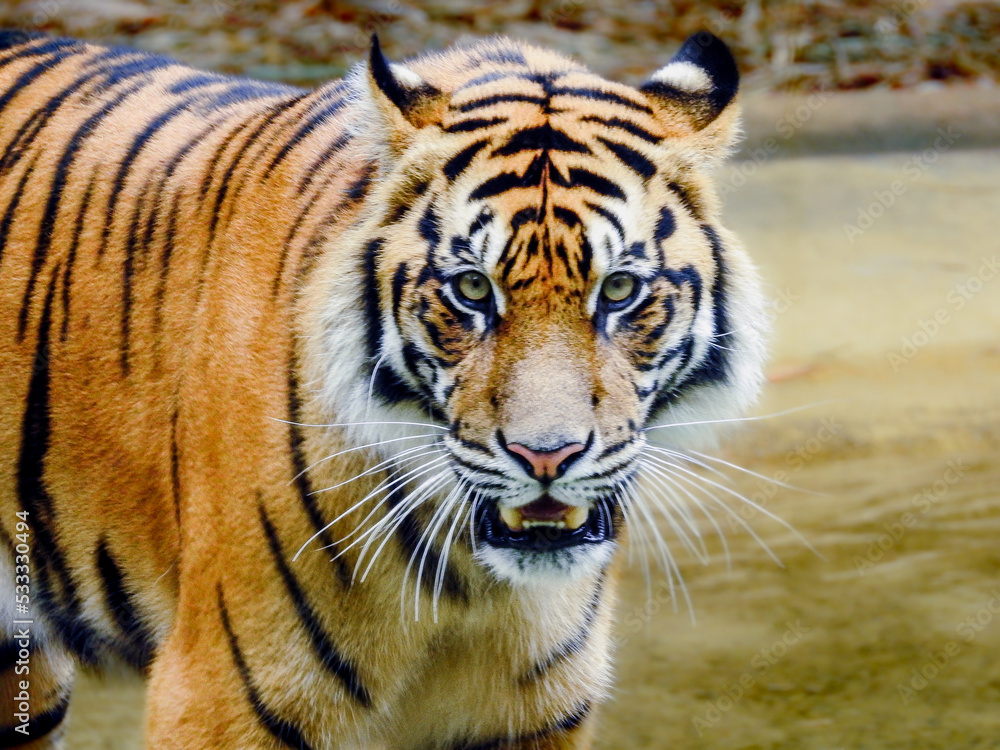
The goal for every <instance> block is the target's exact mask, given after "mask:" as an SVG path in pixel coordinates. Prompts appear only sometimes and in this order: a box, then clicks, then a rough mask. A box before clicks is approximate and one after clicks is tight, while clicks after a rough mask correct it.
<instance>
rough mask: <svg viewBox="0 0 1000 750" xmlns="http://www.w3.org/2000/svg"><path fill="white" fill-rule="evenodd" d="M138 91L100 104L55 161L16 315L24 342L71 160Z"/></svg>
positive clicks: (126, 93)
mask: <svg viewBox="0 0 1000 750" xmlns="http://www.w3.org/2000/svg"><path fill="white" fill-rule="evenodd" d="M136 91H138V87H132V88H129V89H126V90H125V91H122V92H120V93H119V94H118V95H117V96H116V97H115V98H114V99H112V100H111V101H110V102H108V103H107V104H105V105H104V106H103V107H101V108H100V109H99V110H98V111H97V112H95V113H94V114H92V115H91V116H90V117H88V118H87V119H86V120H85V121H84V123H83V124H82V125H81V126H80V127H79V128H78V129H77V130H76V131H75V132H74V133H73V135H72V136H71V137H70V139H69V143H68V144H67V146H66V148H65V149H64V150H63V153H62V156H61V157H60V158H59V162H58V164H56V168H55V174H54V175H53V177H52V187H51V188H50V189H49V191H48V199H47V200H46V202H45V211H44V212H43V214H42V222H41V227H40V228H39V233H38V242H37V243H36V244H35V251H34V254H33V256H32V260H31V273H30V275H29V276H28V283H27V285H26V287H25V290H24V298H23V299H22V301H21V312H20V314H19V317H18V328H17V340H18V342H22V341H24V334H25V331H26V329H27V326H28V310H29V308H30V306H31V297H32V295H33V293H34V291H35V284H36V283H37V281H38V274H39V272H40V271H41V270H42V266H43V265H44V263H45V257H46V255H47V254H48V251H49V247H50V246H51V244H52V237H53V236H54V228H55V223H56V218H57V216H58V213H59V203H60V201H61V200H62V194H63V190H65V188H66V185H67V177H68V175H69V170H70V168H71V167H72V166H73V160H74V159H75V158H76V154H77V152H78V151H79V150H80V147H81V146H82V145H83V143H84V142H85V141H86V140H87V138H89V137H90V135H91V134H92V133H93V132H94V129H95V128H96V127H97V126H98V125H99V124H100V122H101V120H103V119H104V118H105V117H107V116H108V115H109V114H111V112H112V111H114V110H115V109H116V108H117V107H118V106H119V105H120V104H121V103H122V102H123V101H125V100H126V99H127V98H128V97H130V96H131V95H132V94H134V93H135V92H136Z"/></svg>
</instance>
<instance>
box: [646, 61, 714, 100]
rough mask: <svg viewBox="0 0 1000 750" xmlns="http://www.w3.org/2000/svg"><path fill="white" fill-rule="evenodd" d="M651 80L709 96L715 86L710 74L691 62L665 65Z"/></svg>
mask: <svg viewBox="0 0 1000 750" xmlns="http://www.w3.org/2000/svg"><path fill="white" fill-rule="evenodd" d="M649 80H650V81H655V82H656V83H664V84H666V85H668V86H673V87H674V88H678V89H681V90H682V91H688V92H690V93H692V94H707V93H708V92H709V91H711V90H712V86H713V84H712V79H711V78H709V77H708V73H706V72H705V71H704V69H702V68H699V67H698V66H697V65H695V64H694V63H691V62H674V63H670V64H668V65H664V66H663V67H662V68H660V69H659V70H658V71H656V72H655V73H653V75H652V76H650V79H649Z"/></svg>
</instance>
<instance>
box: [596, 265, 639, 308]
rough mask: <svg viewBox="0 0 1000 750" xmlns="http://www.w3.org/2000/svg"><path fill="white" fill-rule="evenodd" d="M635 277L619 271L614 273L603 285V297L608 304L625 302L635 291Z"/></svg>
mask: <svg viewBox="0 0 1000 750" xmlns="http://www.w3.org/2000/svg"><path fill="white" fill-rule="evenodd" d="M635 286H636V281H635V276H633V275H632V274H630V273H625V272H623V271H619V272H618V273H613V274H611V275H610V276H608V278H606V279H605V280H604V283H603V284H601V296H602V297H604V299H606V300H607V301H608V302H624V301H625V300H627V299H628V298H629V297H631V296H632V293H633V292H634V291H635Z"/></svg>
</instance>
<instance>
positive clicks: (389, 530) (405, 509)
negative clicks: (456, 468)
mask: <svg viewBox="0 0 1000 750" xmlns="http://www.w3.org/2000/svg"><path fill="white" fill-rule="evenodd" d="M452 476H453V475H452V473H451V471H450V470H445V471H442V472H441V473H439V474H437V475H436V477H435V478H434V479H432V480H428V481H427V482H425V483H424V485H426V487H425V489H424V490H423V492H421V493H420V495H419V497H415V495H416V492H414V493H413V494H412V495H409V496H408V497H407V498H406V500H405V501H404V502H401V503H400V504H399V505H397V506H396V507H395V508H393V509H392V510H390V511H389V513H387V514H386V515H385V516H384V517H383V519H380V520H384V521H385V523H384V524H382V525H383V526H384V527H385V528H384V529H383V530H382V532H381V533H379V534H376V535H373V536H371V537H369V539H368V541H367V542H365V545H364V546H363V547H362V548H361V552H360V554H359V556H358V559H359V563H358V565H359V566H360V561H361V560H363V559H364V557H365V555H366V554H367V552H368V548H369V546H370V545H371V544H373V543H374V542H375V541H376V540H377V539H378V538H379V536H382V537H384V538H383V539H382V543H381V544H379V546H378V548H377V549H376V550H375V552H374V554H373V555H372V558H371V560H370V561H369V563H368V567H366V568H365V572H364V573H363V574H362V576H361V582H362V583H363V582H364V581H365V579H366V578H367V577H368V573H370V572H371V569H372V566H373V565H374V564H375V561H376V560H378V558H379V556H380V555H381V554H382V550H383V549H385V545H386V544H388V542H389V540H390V539H392V535H393V534H394V533H395V531H396V529H398V528H399V526H400V525H401V524H402V523H403V522H404V521H405V520H406V518H407V517H408V516H409V515H410V514H412V513H413V511H414V510H416V509H417V508H418V507H420V505H422V504H423V503H424V502H425V501H426V500H427V498H428V497H430V496H431V495H433V494H434V493H435V492H437V491H438V490H439V489H440V488H441V486H442V485H443V484H445V483H446V482H448V480H450V479H451V478H452ZM424 485H422V486H424ZM397 511H398V512H397ZM394 514H395V515H397V516H398V518H396V519H394V521H393V522H392V525H391V526H390V525H389V521H388V520H387V519H389V518H392V517H393V515H394ZM355 573H357V567H356V568H355Z"/></svg>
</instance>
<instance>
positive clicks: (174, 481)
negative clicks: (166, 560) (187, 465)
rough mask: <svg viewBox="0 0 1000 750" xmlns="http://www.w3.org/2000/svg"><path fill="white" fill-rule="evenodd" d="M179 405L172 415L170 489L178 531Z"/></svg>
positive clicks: (179, 490) (179, 474)
mask: <svg viewBox="0 0 1000 750" xmlns="http://www.w3.org/2000/svg"><path fill="white" fill-rule="evenodd" d="M177 418H178V410H177V406H176V405H175V406H174V410H173V413H171V415H170V490H171V494H172V495H173V497H174V516H175V517H176V520H177V532H178V535H179V534H180V528H181V472H180V449H179V446H178V444H177Z"/></svg>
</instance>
